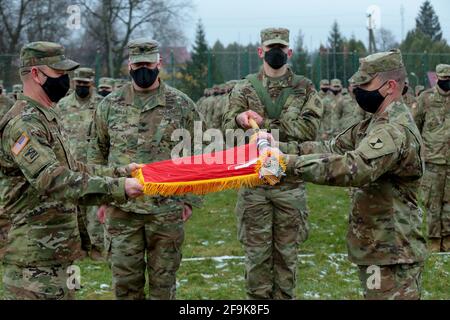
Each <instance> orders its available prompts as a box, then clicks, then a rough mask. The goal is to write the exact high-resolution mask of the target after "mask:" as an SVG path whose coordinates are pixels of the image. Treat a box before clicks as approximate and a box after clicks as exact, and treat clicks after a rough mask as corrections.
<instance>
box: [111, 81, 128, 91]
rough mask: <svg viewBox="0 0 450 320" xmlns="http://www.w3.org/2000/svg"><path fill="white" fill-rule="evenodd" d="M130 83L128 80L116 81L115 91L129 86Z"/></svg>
mask: <svg viewBox="0 0 450 320" xmlns="http://www.w3.org/2000/svg"><path fill="white" fill-rule="evenodd" d="M129 83H130V81H128V80H127V79H121V78H118V79H114V90H119V89H120V88H122V87H123V86H124V85H126V84H129Z"/></svg>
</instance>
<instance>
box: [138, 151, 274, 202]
mask: <svg viewBox="0 0 450 320" xmlns="http://www.w3.org/2000/svg"><path fill="white" fill-rule="evenodd" d="M260 167H261V159H260V157H259V154H258V149H257V146H256V144H247V145H243V146H240V147H235V148H231V149H227V150H225V151H219V152H213V153H210V154H201V155H197V156H190V157H183V158H178V159H174V160H165V161H160V162H155V163H151V164H146V165H144V166H143V167H142V168H141V169H139V170H137V171H136V172H135V173H134V175H133V176H134V177H136V178H137V179H139V181H140V182H141V184H142V185H143V186H144V193H145V194H147V195H162V196H171V195H181V194H186V193H193V194H206V193H210V192H217V191H222V190H225V189H232V188H233V189H236V188H240V187H253V186H258V185H261V184H264V183H265V180H264V179H263V178H261V177H260V175H259V169H260Z"/></svg>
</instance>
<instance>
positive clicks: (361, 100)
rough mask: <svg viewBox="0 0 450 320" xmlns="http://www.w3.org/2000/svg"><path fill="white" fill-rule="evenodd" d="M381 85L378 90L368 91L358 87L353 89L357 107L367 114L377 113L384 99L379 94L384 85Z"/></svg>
mask: <svg viewBox="0 0 450 320" xmlns="http://www.w3.org/2000/svg"><path fill="white" fill-rule="evenodd" d="M386 83H387V82H385V83H383V84H382V85H381V86H380V87H379V88H378V89H376V90H373V91H368V90H364V89H361V88H360V87H356V88H353V94H354V95H355V99H356V102H357V103H358V105H359V106H360V107H361V108H362V109H363V110H364V111H367V112H369V113H375V112H377V110H378V108H380V106H381V104H382V103H383V101H384V99H385V98H386V97H383V96H382V95H381V93H380V91H379V90H380V89H381V88H382V87H383V86H384V85H385V84H386Z"/></svg>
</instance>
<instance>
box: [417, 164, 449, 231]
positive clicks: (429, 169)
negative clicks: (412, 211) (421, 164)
mask: <svg viewBox="0 0 450 320" xmlns="http://www.w3.org/2000/svg"><path fill="white" fill-rule="evenodd" d="M425 168H426V169H425V170H426V171H425V175H424V177H423V180H422V192H423V201H424V205H425V208H426V210H427V222H428V236H429V238H444V237H449V236H450V166H448V165H435V164H431V163H427V164H426V166H425Z"/></svg>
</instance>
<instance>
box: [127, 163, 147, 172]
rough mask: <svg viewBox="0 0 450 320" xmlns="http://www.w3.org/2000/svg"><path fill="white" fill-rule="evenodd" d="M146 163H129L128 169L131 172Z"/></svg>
mask: <svg viewBox="0 0 450 320" xmlns="http://www.w3.org/2000/svg"><path fill="white" fill-rule="evenodd" d="M143 166H144V165H143V164H139V163H134V162H133V163H130V164H129V165H128V170H130V172H134V171H136V170H137V169H140V168H142V167H143Z"/></svg>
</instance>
